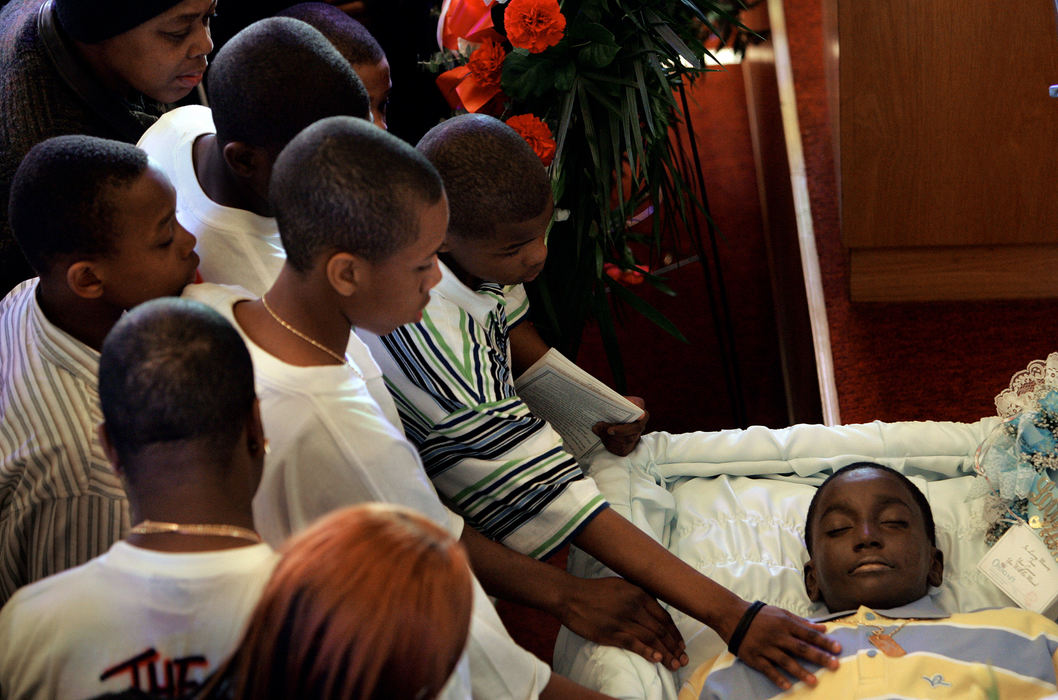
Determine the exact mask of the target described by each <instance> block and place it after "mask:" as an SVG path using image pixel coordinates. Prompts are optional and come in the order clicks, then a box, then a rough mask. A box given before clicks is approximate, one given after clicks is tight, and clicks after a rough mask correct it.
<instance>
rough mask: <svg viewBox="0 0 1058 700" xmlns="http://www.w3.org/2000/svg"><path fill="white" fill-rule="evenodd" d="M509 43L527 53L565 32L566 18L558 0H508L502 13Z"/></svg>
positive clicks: (553, 42)
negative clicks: (525, 50)
mask: <svg viewBox="0 0 1058 700" xmlns="http://www.w3.org/2000/svg"><path fill="white" fill-rule="evenodd" d="M503 26H504V28H505V29H506V31H507V38H508V39H509V40H510V42H511V44H513V45H514V46H517V47H518V48H520V49H529V53H540V52H541V51H543V50H544V49H546V48H547V47H548V46H554V45H555V44H557V43H558V42H559V40H560V39H562V35H563V34H564V33H565V31H566V18H565V16H563V14H562V11H561V10H560V9H559V7H558V0H511V1H510V2H509V3H508V4H507V9H506V10H505V11H504V14H503Z"/></svg>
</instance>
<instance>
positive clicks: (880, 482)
mask: <svg viewBox="0 0 1058 700" xmlns="http://www.w3.org/2000/svg"><path fill="white" fill-rule="evenodd" d="M813 517H814V522H813V523H812V558H811V559H810V560H809V561H808V562H807V563H806V564H805V588H806V589H807V591H808V597H809V598H811V599H812V600H822V601H823V602H825V603H826V605H827V608H829V609H830V610H831V611H832V612H838V611H841V610H850V609H855V608H857V607H859V606H860V605H866V606H868V607H872V608H879V609H886V608H895V607H899V606H901V605H907V604H908V603H911V602H913V601H915V600H918V599H919V598H921V597H922V596H924V595H926V593H927V591H928V590H929V586H930V585H934V586H939V585H940V583H941V574H942V571H943V559H942V556H941V553H940V550H938V549H937V548H936V547H934V546H933V545H932V544H930V541H929V538H928V536H927V535H926V526H925V521H924V520H923V516H922V511H921V510H920V509H919V507H918V505H917V504H916V503H915V499H914V497H913V496H912V495H911V494H910V493H908V490H907V487H906V486H905V485H904V484H903V483H902V482H901V481H900V480H899V479H898V478H897V477H896V476H894V475H893V474H890V473H888V472H885V471H883V470H880V469H869V468H866V469H856V470H853V471H850V472H847V473H845V474H843V475H841V476H839V477H838V478H837V479H835V480H833V481H831V482H830V483H829V484H828V485H827V487H826V489H824V491H823V493H822V494H821V496H820V497H819V502H818V503H817V504H816V510H815V513H814V514H813Z"/></svg>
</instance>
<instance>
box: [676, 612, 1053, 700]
mask: <svg viewBox="0 0 1058 700" xmlns="http://www.w3.org/2000/svg"><path fill="white" fill-rule="evenodd" d="M819 621H820V622H825V623H826V626H827V631H826V634H827V635H829V636H830V637H831V638H832V639H835V640H837V641H838V642H839V643H840V644H841V656H840V663H841V666H840V668H838V670H836V671H829V670H821V669H819V667H816V666H813V665H811V664H807V665H806V668H809V670H811V671H812V672H813V673H815V674H816V678H817V679H818V680H819V684H818V685H817V686H816V687H815V688H810V687H808V686H807V685H806V684H804V683H796V684H794V686H793V687H792V688H791V689H790V690H788V691H786V692H785V693H784V692H782V691H780V690H779V688H777V687H776V686H775V685H773V684H772V682H771V681H769V680H768V679H767V677H766V676H765V675H764V674H763V673H760V672H758V671H755V670H753V669H751V668H750V667H749V666H747V665H746V664H744V663H743V662H742V661H739V660H737V659H735V657H733V656H732V655H731V654H726V653H725V654H723V655H722V656H720V657H718V658H717V659H715V660H714V661H713V662H710V663H706V664H703V665H702V666H700V667H699V668H698V669H697V670H696V671H695V672H694V674H693V675H692V676H691V678H690V679H689V680H688V681H687V683H685V684H684V686H683V688H682V689H681V690H680V700H697V699H699V698H702V699H705V698H772V697H783V698H801V697H814V698H985V697H999V698H1018V700H1027V699H1029V698H1043V697H1047V696H1049V695H1051V694H1053V693H1055V692H1056V691H1058V686H1056V683H1058V678H1056V668H1058V625H1056V624H1055V623H1054V622H1052V621H1051V620H1048V619H1047V618H1045V617H1043V616H1042V615H1038V614H1036V613H1034V612H1030V611H1028V610H1022V609H1020V608H993V609H989V610H978V611H977V612H971V613H957V614H953V615H948V614H947V613H945V612H944V611H942V610H941V609H940V608H939V607H937V605H936V603H934V602H933V600H932V599H931V598H930V597H928V596H927V597H925V598H921V599H919V600H917V601H915V602H914V603H911V604H910V605H905V606H903V607H900V608H894V609H892V610H872V609H871V608H868V607H866V606H860V608H859V609H858V610H855V611H846V612H841V613H836V614H834V615H830V616H828V617H825V618H822V619H820V620H819ZM879 630H881V631H883V632H885V633H887V634H889V635H890V636H891V637H892V640H893V641H894V642H896V643H897V644H898V645H899V646H900V647H901V648H902V649H903V650H904V651H905V652H906V654H905V655H904V656H887V655H886V654H885V653H884V652H883V651H882V650H880V649H878V648H875V646H874V645H873V644H871V643H870V641H868V639H869V637H870V636H871V634H873V633H875V632H877V631H879ZM802 663H804V662H802ZM993 689H994V690H995V691H996V693H997V694H993V693H991V691H992V690H993Z"/></svg>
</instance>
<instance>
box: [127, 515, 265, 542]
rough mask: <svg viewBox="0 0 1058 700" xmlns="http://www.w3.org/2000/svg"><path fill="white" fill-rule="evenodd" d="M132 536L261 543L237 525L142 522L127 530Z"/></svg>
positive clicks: (257, 537) (250, 531)
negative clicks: (220, 538)
mask: <svg viewBox="0 0 1058 700" xmlns="http://www.w3.org/2000/svg"><path fill="white" fill-rule="evenodd" d="M129 532H130V533H132V534H134V535H159V534H163V533H165V534H171V535H211V536H213V537H237V538H239V539H241V540H249V541H250V542H255V543H258V542H261V536H260V535H258V534H257V533H256V532H254V531H253V530H250V529H248V528H245V527H239V526H238V525H202V524H197V523H161V522H157V521H155V520H144V521H143V522H141V523H140V524H138V525H136V526H135V527H133V528H132V529H131V530H129Z"/></svg>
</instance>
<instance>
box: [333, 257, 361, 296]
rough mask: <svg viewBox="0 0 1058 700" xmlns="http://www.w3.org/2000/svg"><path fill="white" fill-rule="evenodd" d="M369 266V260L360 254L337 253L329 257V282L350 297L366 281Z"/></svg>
mask: <svg viewBox="0 0 1058 700" xmlns="http://www.w3.org/2000/svg"><path fill="white" fill-rule="evenodd" d="M368 268H369V266H368V263H367V261H366V260H364V259H363V258H361V257H360V256H359V255H353V254H352V253H344V252H343V253H335V254H334V255H332V256H331V257H330V258H328V259H327V265H326V268H325V271H326V274H327V282H328V283H330V285H331V287H332V288H334V291H336V292H338V293H339V294H341V295H342V296H343V297H350V296H352V295H353V294H356V292H357V290H358V289H359V288H360V286H361V285H363V284H364V282H365V281H366V279H367V274H368V272H369V269H368Z"/></svg>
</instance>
